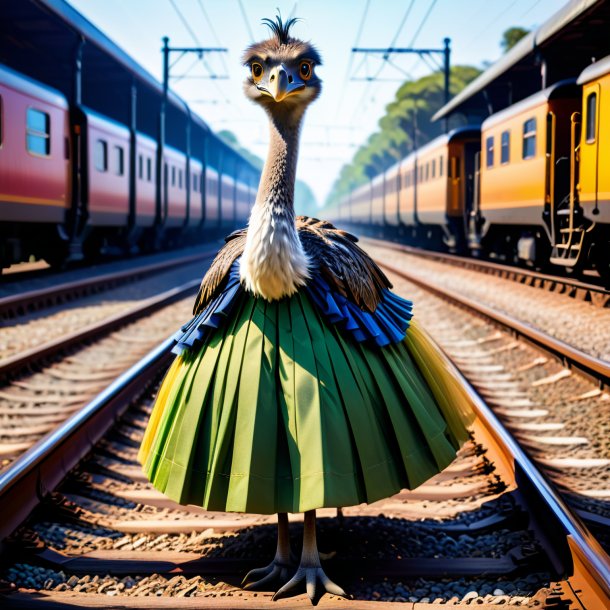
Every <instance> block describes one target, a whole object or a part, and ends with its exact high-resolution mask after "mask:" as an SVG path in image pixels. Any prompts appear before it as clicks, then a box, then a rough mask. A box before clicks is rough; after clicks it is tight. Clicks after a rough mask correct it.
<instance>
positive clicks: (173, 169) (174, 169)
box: [172, 165, 176, 186]
mask: <svg viewBox="0 0 610 610" xmlns="http://www.w3.org/2000/svg"><path fill="white" fill-rule="evenodd" d="M172 186H176V166H175V165H172Z"/></svg>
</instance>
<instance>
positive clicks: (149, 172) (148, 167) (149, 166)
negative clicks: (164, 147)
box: [146, 157, 152, 182]
mask: <svg viewBox="0 0 610 610" xmlns="http://www.w3.org/2000/svg"><path fill="white" fill-rule="evenodd" d="M146 179H147V180H148V181H149V182H152V159H151V158H150V157H146Z"/></svg>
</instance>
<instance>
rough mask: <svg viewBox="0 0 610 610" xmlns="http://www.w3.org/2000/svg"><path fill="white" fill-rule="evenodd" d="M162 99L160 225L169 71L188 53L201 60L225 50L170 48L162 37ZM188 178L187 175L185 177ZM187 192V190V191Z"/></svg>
mask: <svg viewBox="0 0 610 610" xmlns="http://www.w3.org/2000/svg"><path fill="white" fill-rule="evenodd" d="M162 40H163V48H162V49H161V52H162V53H163V98H162V100H161V111H160V113H159V146H158V147H157V223H159V224H161V223H162V222H163V221H164V219H165V216H164V212H165V211H166V210H164V207H165V206H166V205H167V202H166V201H165V189H164V184H163V182H164V176H163V151H164V148H165V132H166V129H165V127H166V116H167V99H168V95H169V79H170V71H171V69H172V68H173V67H174V66H175V65H176V64H177V63H178V62H179V61H180V60H181V59H182V58H183V57H184V56H185V55H186V54H188V53H196V54H197V55H198V56H199V59H202V58H203V55H204V54H205V53H226V52H227V49H226V48H220V47H170V46H169V37H167V36H164V37H163V39H162ZM171 53H178V57H177V58H176V60H175V61H174V62H173V63H172V64H170V63H169V59H170V54H171ZM187 177H188V175H187ZM187 192H188V190H187Z"/></svg>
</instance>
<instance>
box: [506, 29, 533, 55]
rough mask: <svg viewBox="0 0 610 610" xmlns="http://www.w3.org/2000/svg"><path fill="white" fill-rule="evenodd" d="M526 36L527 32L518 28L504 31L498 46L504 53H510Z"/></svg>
mask: <svg viewBox="0 0 610 610" xmlns="http://www.w3.org/2000/svg"><path fill="white" fill-rule="evenodd" d="M526 34H529V30H526V29H524V28H520V27H512V28H508V30H505V32H504V33H503V34H502V40H501V41H500V46H501V47H502V50H503V51H504V52H505V53H506V52H507V51H510V50H511V49H512V48H513V47H514V46H515V45H516V44H517V43H518V42H519V41H520V40H521V39H522V38H523V37H524V36H525V35H526Z"/></svg>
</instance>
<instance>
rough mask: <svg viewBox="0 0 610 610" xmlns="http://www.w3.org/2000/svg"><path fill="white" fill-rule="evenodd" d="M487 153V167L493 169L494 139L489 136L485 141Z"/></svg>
mask: <svg viewBox="0 0 610 610" xmlns="http://www.w3.org/2000/svg"><path fill="white" fill-rule="evenodd" d="M485 153H486V159H487V167H493V165H494V137H493V136H489V138H487V140H485Z"/></svg>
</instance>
